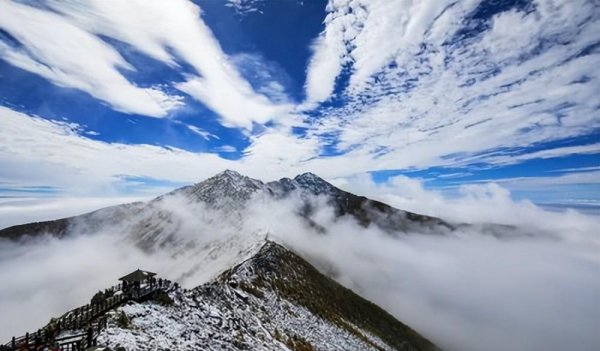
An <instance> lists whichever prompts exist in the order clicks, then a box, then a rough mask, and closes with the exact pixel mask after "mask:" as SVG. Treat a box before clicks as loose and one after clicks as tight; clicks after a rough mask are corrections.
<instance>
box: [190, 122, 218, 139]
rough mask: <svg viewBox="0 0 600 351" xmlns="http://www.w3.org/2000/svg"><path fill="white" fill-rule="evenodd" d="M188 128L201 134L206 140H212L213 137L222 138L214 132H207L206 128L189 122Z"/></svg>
mask: <svg viewBox="0 0 600 351" xmlns="http://www.w3.org/2000/svg"><path fill="white" fill-rule="evenodd" d="M187 127H188V129H189V130H191V131H192V132H194V133H196V134H198V135H200V136H201V137H202V138H204V140H210V139H211V138H212V139H220V138H219V136H217V135H215V134H212V133H210V132H207V131H206V130H204V129H202V128H200V127H196V126H193V125H190V124H188V125H187Z"/></svg>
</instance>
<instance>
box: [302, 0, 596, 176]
mask: <svg viewBox="0 0 600 351" xmlns="http://www.w3.org/2000/svg"><path fill="white" fill-rule="evenodd" d="M328 11H329V15H328V17H327V20H326V21H325V24H326V29H325V31H324V32H323V34H322V35H321V36H320V37H319V39H318V40H317V43H316V45H315V47H314V48H315V52H314V56H313V61H312V64H311V65H309V72H308V77H311V74H314V75H315V76H318V77H320V79H319V80H315V81H314V84H311V80H310V79H309V80H308V81H307V88H306V90H307V96H309V97H310V96H313V97H315V100H316V101H319V100H325V99H328V98H330V97H331V94H332V92H333V86H334V85H335V84H336V83H335V82H336V81H337V82H338V83H337V84H342V86H340V87H339V89H340V90H339V91H337V92H336V93H334V95H335V94H338V95H339V97H338V98H337V100H338V101H339V102H338V104H339V105H341V107H339V108H337V107H336V108H327V109H322V110H321V112H322V114H321V115H320V116H319V118H318V119H314V120H309V123H311V126H312V128H311V132H310V133H309V135H310V136H311V137H314V138H317V139H319V140H320V141H321V142H322V144H323V145H325V146H327V147H328V148H329V149H333V150H335V154H342V155H341V156H335V157H330V159H329V160H328V162H330V164H336V165H338V166H339V167H344V165H346V164H347V162H346V160H345V159H346V158H348V157H350V158H354V159H356V160H359V159H364V160H368V161H367V163H368V164H369V166H368V167H370V168H372V169H398V168H408V167H426V166H427V165H429V166H430V165H441V166H445V165H452V164H453V165H460V164H463V165H464V164H469V163H475V162H476V163H489V164H496V165H498V164H501V163H506V162H521V161H523V160H526V159H533V158H538V157H544V158H545V157H554V156H557V155H569V154H577V153H580V152H581V149H582V148H585V149H587V151H586V152H587V153H595V152H597V151H598V150H597V146H595V145H587V146H579V147H568V148H559V149H557V150H555V151H552V150H550V149H554V148H555V147H556V146H548V147H547V148H548V149H549V150H544V151H540V145H543V144H544V143H549V142H552V141H555V140H561V139H566V138H573V137H578V136H581V135H588V134H589V133H595V131H597V130H598V128H599V126H600V124H599V123H600V122H599V121H600V120H599V119H598V109H597V107H598V106H597V104H595V103H594V100H595V98H594V96H595V95H596V94H597V92H598V91H600V81H599V77H598V73H597V69H596V68H595V67H596V65H597V63H598V60H599V55H598V54H599V53H598V50H597V48H598V46H597V35H596V34H595V33H597V31H598V30H599V29H600V10H598V8H597V7H596V6H594V5H593V4H592V3H591V2H588V1H578V2H573V1H558V2H536V1H531V2H529V1H514V2H510V1H509V2H494V1H464V2H453V1H448V2H442V1H439V2H421V1H398V2H389V1H368V2H360V1H352V2H348V1H331V2H330V4H329V7H328ZM381 43H385V45H381ZM340 67H344V70H342V69H341V68H340ZM345 72H347V73H345ZM344 82H346V83H344ZM316 97H318V98H316ZM533 145H536V148H531V146H533ZM511 149H512V151H513V152H512V154H511V155H509V156H507V157H503V156H499V155H498V154H496V152H497V151H502V150H509V151H510V150H511ZM541 149H543V147H542V148H541Z"/></svg>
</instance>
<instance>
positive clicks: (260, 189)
mask: <svg viewBox="0 0 600 351" xmlns="http://www.w3.org/2000/svg"><path fill="white" fill-rule="evenodd" d="M261 196H262V197H263V198H265V197H266V198H270V199H272V200H274V201H277V200H283V199H287V198H290V197H295V198H297V199H299V200H300V201H301V202H302V204H303V205H302V206H300V211H299V213H298V214H300V215H301V216H303V217H304V218H305V219H306V220H307V221H308V222H309V223H313V221H312V220H311V216H312V214H313V213H314V210H315V206H314V203H313V202H312V201H311V200H312V199H314V198H317V197H321V198H325V199H326V201H327V203H328V204H329V205H330V206H332V207H333V209H334V210H335V215H336V216H337V217H340V218H341V217H345V216H349V217H352V218H353V219H355V220H356V221H357V222H358V223H360V224H361V225H363V226H365V227H367V226H369V225H376V226H377V227H379V228H381V229H383V230H385V231H386V232H388V233H390V234H394V235H397V234H401V233H406V232H410V231H418V232H426V233H440V232H444V231H450V230H452V229H453V228H454V226H453V225H452V224H450V223H448V222H446V221H443V220H441V219H439V218H435V217H429V216H424V215H420V214H416V213H412V212H408V211H403V210H400V209H396V208H394V207H392V206H389V205H387V204H385V203H382V202H379V201H375V200H371V199H368V198H366V197H364V196H357V195H354V194H352V193H349V192H346V191H344V190H341V189H339V188H337V187H335V186H333V185H332V184H330V183H328V182H327V181H325V180H324V179H322V178H320V177H318V176H317V175H315V174H313V173H304V174H301V175H298V176H296V177H295V178H294V179H290V178H282V179H280V180H278V181H273V182H268V183H263V182H262V181H260V180H257V179H252V178H249V177H246V176H244V175H241V174H239V173H237V172H235V171H231V170H226V171H224V172H221V173H219V174H217V175H215V176H213V177H211V178H208V179H206V180H205V181H203V182H200V183H197V184H194V185H190V186H185V187H182V188H179V189H176V190H174V191H172V192H170V193H168V194H165V195H162V196H159V197H157V198H155V199H153V200H151V201H149V202H147V203H140V202H138V203H132V204H125V205H119V206H113V207H109V208H104V209H101V210H98V211H94V212H91V213H87V214H84V215H80V216H75V217H69V218H63V219H58V220H53V221H45V222H36V223H29V224H23V225H16V226H12V227H8V228H5V229H2V230H0V237H4V238H8V239H12V240H17V239H19V238H22V237H25V236H37V235H41V234H48V235H52V236H57V237H63V236H65V235H68V234H69V233H70V232H78V233H90V232H94V231H97V230H98V229H101V228H107V227H109V226H115V225H118V224H121V223H126V222H129V221H130V220H131V219H132V218H138V219H139V225H138V228H137V230H138V231H142V232H144V231H145V233H140V235H143V236H146V238H147V239H151V238H150V237H152V236H154V237H155V239H158V236H159V234H165V233H164V229H165V228H164V227H161V225H160V224H159V223H151V222H153V221H152V220H150V219H149V217H152V218H161V219H162V220H163V221H166V222H169V220H171V219H172V217H173V216H172V214H170V213H169V211H168V210H166V209H165V208H162V207H161V205H162V204H164V202H168V201H169V200H170V199H172V198H175V197H178V198H182V199H185V202H187V203H186V204H181V205H182V206H188V205H192V204H203V205H205V206H207V207H208V208H209V209H210V210H213V211H214V210H218V211H220V212H221V214H222V217H227V216H229V214H231V213H234V212H239V211H240V210H241V209H243V208H244V207H245V206H246V204H247V202H248V201H250V200H252V199H254V198H257V197H261ZM148 214H151V215H150V216H148ZM313 224H314V223H313ZM317 227H318V226H317ZM171 234H172V233H171ZM162 236H163V237H168V236H169V235H168V234H165V235H162ZM150 241H154V240H150Z"/></svg>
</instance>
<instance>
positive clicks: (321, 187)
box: [294, 172, 339, 195]
mask: <svg viewBox="0 0 600 351" xmlns="http://www.w3.org/2000/svg"><path fill="white" fill-rule="evenodd" d="M294 182H296V183H297V184H299V186H300V188H302V189H305V190H308V191H310V192H311V193H313V194H315V195H331V194H334V193H336V192H338V191H339V189H337V188H336V187H335V186H333V185H332V184H330V183H328V182H327V181H326V180H325V179H323V178H321V177H319V176H318V175H316V174H314V173H310V172H307V173H302V174H300V175H297V176H296V177H295V178H294Z"/></svg>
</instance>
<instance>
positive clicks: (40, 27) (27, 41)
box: [0, 1, 181, 117]
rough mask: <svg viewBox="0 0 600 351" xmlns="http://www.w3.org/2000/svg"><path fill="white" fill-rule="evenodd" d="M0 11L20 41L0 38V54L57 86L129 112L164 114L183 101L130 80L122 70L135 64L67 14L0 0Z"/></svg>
mask: <svg viewBox="0 0 600 351" xmlns="http://www.w3.org/2000/svg"><path fill="white" fill-rule="evenodd" d="M0 12H1V13H2V15H0V29H3V30H4V31H5V32H6V33H8V34H9V35H10V36H11V37H12V39H13V40H16V42H13V43H11V44H12V45H9V44H8V43H6V42H4V41H0V58H3V59H4V60H6V61H8V62H9V63H11V64H12V65H15V66H17V67H19V68H21V69H24V70H27V71H30V72H33V73H35V74H39V75H40V76H42V77H44V78H46V79H48V80H50V81H51V82H53V83H54V84H56V85H58V86H62V87H67V88H74V89H79V90H83V91H85V92H87V93H89V94H90V95H92V96H93V97H95V98H97V99H99V100H102V101H105V102H108V103H109V104H111V105H112V106H113V108H115V109H116V110H120V111H124V112H128V113H136V114H140V115H145V116H150V117H165V116H166V115H167V114H168V112H169V111H170V110H172V109H174V108H176V107H178V106H180V105H181V97H179V96H176V95H174V96H173V95H168V94H167V93H165V92H163V91H162V90H160V89H159V88H154V87H146V88H144V87H139V86H136V85H135V84H133V83H131V82H129V81H128V80H127V79H126V78H125V77H124V76H123V75H122V74H121V73H120V72H119V69H124V70H135V67H133V66H131V65H130V64H129V63H128V62H127V61H125V59H124V58H123V57H122V56H121V55H120V54H119V53H118V52H117V51H116V50H115V49H114V48H113V47H111V46H110V45H108V44H107V43H105V42H104V41H102V40H101V39H100V38H98V37H97V36H95V35H93V34H92V33H89V32H87V31H85V30H84V29H82V28H80V27H78V26H77V25H76V24H74V23H72V22H70V21H67V20H65V18H64V17H62V16H60V15H58V14H56V13H54V12H50V11H45V10H42V9H40V8H34V7H31V6H28V5H25V4H21V3H17V2H14V1H2V2H1V3H0ZM49 33H52V35H49Z"/></svg>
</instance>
